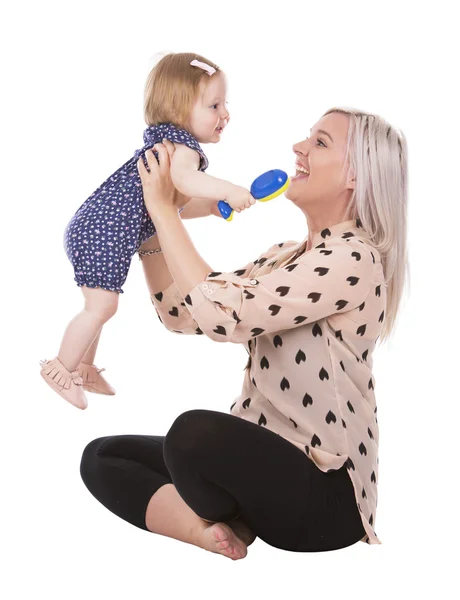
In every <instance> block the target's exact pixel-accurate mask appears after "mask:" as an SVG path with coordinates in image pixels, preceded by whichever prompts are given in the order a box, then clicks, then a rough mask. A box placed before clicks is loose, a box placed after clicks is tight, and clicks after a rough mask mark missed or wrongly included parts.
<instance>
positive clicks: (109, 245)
mask: <svg viewBox="0 0 460 600" xmlns="http://www.w3.org/2000/svg"><path fill="white" fill-rule="evenodd" d="M226 98H227V84H226V79H225V75H224V73H223V72H222V70H221V69H220V68H219V67H218V66H217V65H216V64H215V63H213V62H211V61H209V60H208V59H206V58H204V57H202V56H199V55H197V54H192V53H178V54H168V55H167V56H165V57H163V58H162V59H161V60H160V62H159V63H158V64H157V65H156V66H155V67H154V69H153V70H152V72H151V73H150V75H149V77H148V79H147V83H146V87H145V114H144V117H145V121H146V123H147V125H148V127H147V129H146V130H145V131H144V147H143V148H142V149H141V150H137V151H136V152H135V156H134V157H133V158H130V159H129V160H128V161H127V162H126V163H125V164H123V165H122V166H121V167H120V168H119V169H117V171H116V172H115V173H113V174H112V175H111V176H110V177H108V178H107V179H106V181H105V182H104V183H103V184H102V185H101V186H100V187H99V188H98V189H97V190H96V191H95V192H93V193H92V194H91V196H90V197H89V198H88V199H87V200H86V201H85V202H84V203H83V204H82V206H81V207H80V208H79V209H78V210H77V212H76V213H75V215H74V216H73V217H72V219H71V220H70V222H69V224H68V225H67V227H66V230H65V234H64V244H65V249H66V253H67V256H68V258H69V260H70V262H71V264H72V266H73V268H74V273H75V277H74V279H75V281H76V283H77V285H78V286H79V287H81V290H82V292H83V297H84V302H85V305H84V309H83V310H82V311H81V312H80V313H78V314H77V315H76V316H75V317H74V318H73V319H72V321H71V322H70V323H69V325H68V326H67V329H66V331H65V333H64V336H63V339H62V342H61V346H60V348H59V352H58V355H57V356H56V357H55V358H53V359H52V360H43V361H41V363H40V364H41V375H42V377H43V379H44V380H45V381H46V383H47V384H48V385H49V386H50V387H51V388H52V389H53V390H54V391H55V392H57V393H58V394H59V395H60V396H61V397H63V398H64V399H65V400H67V401H68V402H70V403H71V404H73V405H74V406H76V407H77V408H80V409H85V408H87V406H88V401H87V398H86V395H85V391H89V392H95V393H98V394H104V395H113V394H114V393H115V390H114V389H113V387H112V386H111V385H110V384H109V383H108V381H107V380H106V379H105V378H104V377H103V375H101V372H102V371H103V370H105V369H98V368H97V367H96V365H94V364H93V362H94V360H95V356H96V350H97V346H98V343H99V339H100V335H101V331H102V327H103V326H104V324H105V323H107V321H108V320H109V319H111V318H112V317H113V316H114V315H115V313H116V312H117V308H118V297H119V294H122V293H123V289H122V286H123V284H124V283H125V281H126V278H127V276H128V271H129V268H130V264H131V259H132V257H133V256H134V254H135V253H136V252H138V251H139V250H140V248H141V246H142V244H143V243H144V242H145V241H146V240H148V239H149V238H151V237H152V236H153V235H154V233H155V226H154V223H153V222H152V220H151V217H150V215H149V214H148V212H147V209H146V207H145V203H144V201H143V198H142V187H141V182H140V179H139V174H138V171H137V168H136V164H137V160H138V158H139V156H141V155H144V154H145V151H146V150H147V149H150V148H152V146H154V144H155V143H157V142H161V140H162V139H164V138H165V139H168V140H170V141H171V142H173V143H174V144H175V147H176V152H175V154H174V158H173V160H172V163H171V175H172V178H173V181H174V184H175V186H176V187H177V189H178V190H180V191H181V192H182V193H183V194H186V195H187V196H188V197H190V196H194V197H195V198H194V200H193V202H192V203H191V206H190V207H189V217H191V216H192V214H191V213H192V211H193V216H194V217H197V216H200V215H202V214H207V213H208V212H209V208H210V207H209V205H210V201H211V200H214V201H216V200H226V201H227V203H228V204H229V205H230V206H231V208H233V209H234V210H235V211H236V212H241V211H242V210H244V209H245V208H249V207H250V206H251V205H252V204H254V203H255V199H254V198H253V197H252V196H251V194H250V192H249V191H248V190H247V189H245V188H243V187H240V186H237V185H234V184H232V183H230V182H228V181H225V180H222V179H218V178H216V177H212V176H210V175H208V174H206V173H204V171H205V170H206V169H207V167H208V159H207V158H206V155H205V154H204V152H203V150H202V148H201V145H200V144H201V143H205V144H216V143H218V142H219V141H220V139H221V136H222V132H223V130H224V129H225V127H226V126H227V124H228V122H229V118H230V115H229V112H228V110H227V100H226Z"/></svg>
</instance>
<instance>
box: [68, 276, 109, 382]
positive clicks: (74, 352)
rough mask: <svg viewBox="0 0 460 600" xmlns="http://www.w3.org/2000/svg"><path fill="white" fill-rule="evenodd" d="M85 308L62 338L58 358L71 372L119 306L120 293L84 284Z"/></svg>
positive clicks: (69, 325) (73, 320)
mask: <svg viewBox="0 0 460 600" xmlns="http://www.w3.org/2000/svg"><path fill="white" fill-rule="evenodd" d="M81 289H82V292H83V295H84V297H85V308H84V309H83V310H82V311H81V312H80V313H78V315H77V316H76V317H74V318H73V319H72V321H70V323H69V324H68V326H67V329H66V330H65V333H64V337H63V338H62V342H61V347H60V349H59V354H58V358H59V360H60V361H61V363H62V364H63V365H64V366H65V367H66V369H67V370H68V371H70V372H72V371H74V370H75V369H76V368H77V366H78V365H79V364H80V362H81V360H82V358H83V357H84V355H85V353H86V352H87V351H88V350H89V349H90V346H91V344H93V342H94V341H95V338H96V336H97V335H98V333H99V332H100V330H101V328H102V326H103V325H104V324H105V323H107V321H108V320H109V319H110V318H111V317H113V315H114V314H115V313H116V312H117V308H118V293H117V292H109V291H107V290H103V289H102V288H89V287H87V286H82V288H81Z"/></svg>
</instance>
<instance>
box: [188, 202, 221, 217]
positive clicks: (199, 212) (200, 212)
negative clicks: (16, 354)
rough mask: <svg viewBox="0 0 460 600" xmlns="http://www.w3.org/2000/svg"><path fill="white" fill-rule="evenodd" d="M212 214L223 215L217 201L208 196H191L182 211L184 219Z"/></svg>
mask: <svg viewBox="0 0 460 600" xmlns="http://www.w3.org/2000/svg"><path fill="white" fill-rule="evenodd" d="M210 215H215V216H216V217H221V214H220V212H219V209H218V207H217V201H216V200H209V199H208V198H190V200H189V201H188V202H187V204H186V205H185V208H184V209H183V210H182V211H181V213H180V216H181V218H182V219H197V218H200V217H209V216H210ZM221 218H222V217H221Z"/></svg>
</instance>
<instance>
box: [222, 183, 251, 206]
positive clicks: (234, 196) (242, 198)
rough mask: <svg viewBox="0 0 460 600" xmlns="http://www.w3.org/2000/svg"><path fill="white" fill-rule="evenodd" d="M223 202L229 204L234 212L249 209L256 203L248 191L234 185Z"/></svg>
mask: <svg viewBox="0 0 460 600" xmlns="http://www.w3.org/2000/svg"><path fill="white" fill-rule="evenodd" d="M225 201H226V202H227V203H228V204H230V207H231V208H233V210H235V211H236V212H241V211H242V210H244V209H245V208H249V207H250V206H251V205H252V204H255V203H256V199H255V198H253V197H252V196H251V193H250V192H249V190H247V189H246V188H244V187H240V186H239V185H234V186H233V187H232V188H231V191H230V192H229V193H228V194H227V197H226V198H225Z"/></svg>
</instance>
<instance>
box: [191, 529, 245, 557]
mask: <svg viewBox="0 0 460 600" xmlns="http://www.w3.org/2000/svg"><path fill="white" fill-rule="evenodd" d="M200 537H201V540H200V546H201V547H202V548H204V550H208V551H209V552H215V553H217V554H222V555H223V556H228V558H231V559H232V560H238V559H239V558H245V556H246V555H247V553H248V550H247V544H246V543H245V542H244V541H243V540H242V539H240V538H239V537H238V535H237V534H236V533H235V532H234V531H233V529H232V528H231V527H230V525H228V524H227V523H214V524H212V525H209V526H205V527H204V528H203V530H202V532H201V536H200Z"/></svg>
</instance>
